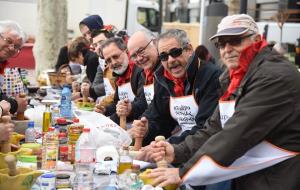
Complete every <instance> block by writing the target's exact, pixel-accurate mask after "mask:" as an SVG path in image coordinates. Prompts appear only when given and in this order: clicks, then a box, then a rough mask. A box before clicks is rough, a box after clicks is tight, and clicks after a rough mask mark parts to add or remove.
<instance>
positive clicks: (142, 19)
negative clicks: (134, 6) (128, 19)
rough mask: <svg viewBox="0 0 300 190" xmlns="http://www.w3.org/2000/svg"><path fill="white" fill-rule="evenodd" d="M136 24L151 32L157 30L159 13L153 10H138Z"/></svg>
mask: <svg viewBox="0 0 300 190" xmlns="http://www.w3.org/2000/svg"><path fill="white" fill-rule="evenodd" d="M137 14H138V15H137V19H138V23H140V24H141V25H142V26H144V27H145V28H148V29H149V30H151V31H152V32H158V30H159V13H158V11H157V10H155V9H153V8H140V7H139V8H138V12H137Z"/></svg>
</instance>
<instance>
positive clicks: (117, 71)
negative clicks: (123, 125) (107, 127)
mask: <svg viewBox="0 0 300 190" xmlns="http://www.w3.org/2000/svg"><path fill="white" fill-rule="evenodd" d="M100 49H101V50H102V53H103V57H104V59H105V62H106V63H107V64H108V66H109V67H110V69H111V70H112V71H113V74H114V76H115V77H116V91H115V97H114V101H113V103H112V104H111V105H109V106H107V107H104V106H101V105H99V106H98V107H97V110H96V111H98V112H100V113H103V114H105V115H107V116H110V118H111V119H112V120H113V121H114V122H116V123H119V117H118V116H119V110H117V109H116V105H117V103H118V102H119V101H120V100H123V101H125V102H126V103H127V104H128V105H129V109H128V110H127V113H125V114H126V116H127V122H131V121H132V120H133V119H137V118H138V117H139V116H140V115H141V114H142V113H143V112H144V111H145V109H146V108H147V103H146V101H145V99H144V98H143V94H142V90H143V83H144V81H143V79H142V78H141V72H142V69H141V68H139V67H137V66H136V65H135V64H134V62H133V61H131V60H129V57H128V53H127V45H126V44H125V42H124V41H123V40H122V39H121V38H119V37H113V38H110V39H107V40H106V41H104V42H103V44H101V47H100ZM125 114H124V115H125Z"/></svg>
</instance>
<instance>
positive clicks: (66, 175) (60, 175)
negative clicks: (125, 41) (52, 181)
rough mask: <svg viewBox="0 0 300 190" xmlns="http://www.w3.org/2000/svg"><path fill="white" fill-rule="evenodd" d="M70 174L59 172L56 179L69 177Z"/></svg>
mask: <svg viewBox="0 0 300 190" xmlns="http://www.w3.org/2000/svg"><path fill="white" fill-rule="evenodd" d="M69 178H70V175H69V174H57V175H56V179H69Z"/></svg>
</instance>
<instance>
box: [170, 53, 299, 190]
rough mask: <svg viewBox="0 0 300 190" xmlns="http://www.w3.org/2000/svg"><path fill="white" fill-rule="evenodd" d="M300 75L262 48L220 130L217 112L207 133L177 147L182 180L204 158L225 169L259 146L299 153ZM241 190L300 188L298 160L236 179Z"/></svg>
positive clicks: (225, 82) (225, 80) (223, 79)
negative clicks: (210, 159)
mask: <svg viewBox="0 0 300 190" xmlns="http://www.w3.org/2000/svg"><path fill="white" fill-rule="evenodd" d="M220 82H221V86H222V89H227V87H228V85H229V83H230V80H229V74H228V71H227V72H225V73H224V74H223V75H222V77H221V78H220ZM299 97H300V74H299V72H298V71H297V69H296V68H295V66H294V65H292V64H291V63H290V62H288V61H287V60H286V59H285V58H283V57H282V56H280V55H278V53H276V52H271V50H270V49H269V48H264V49H263V50H262V51H261V52H259V53H258V54H257V55H256V56H255V58H254V59H253V61H252V62H251V63H250V65H249V69H248V71H247V72H246V75H245V77H244V79H243V80H242V81H241V84H240V86H239V88H238V89H237V91H236V93H235V94H234V95H233V96H232V97H231V99H235V101H236V103H235V112H234V114H233V115H232V117H231V118H230V119H229V120H228V121H227V122H226V123H225V125H224V128H222V126H221V122H220V114H219V108H218V107H217V108H216V110H215V112H214V113H213V115H212V116H211V117H210V118H209V119H208V120H207V122H206V123H205V125H204V128H203V129H201V130H199V131H197V132H196V134H195V135H192V136H189V137H187V138H186V139H185V141H184V142H182V143H181V144H178V145H173V146H174V152H175V160H174V163H184V164H183V167H181V168H180V176H184V174H186V173H187V172H188V171H189V169H190V168H191V167H192V166H193V165H194V164H195V163H196V162H197V161H198V160H199V159H201V157H202V156H204V155H207V156H209V157H211V158H212V159H213V160H215V161H216V162H217V163H219V164H220V165H223V166H229V165H230V164H232V163H233V162H234V161H235V160H236V159H238V158H239V157H241V156H243V155H244V154H245V153H246V152H247V151H248V150H250V149H251V148H252V147H254V146H255V145H257V144H259V143H260V142H262V141H264V140H267V141H268V142H270V143H272V144H274V145H276V146H278V147H280V148H283V149H287V150H290V151H295V152H300V101H299ZM233 186H234V188H235V189H237V190H252V189H256V190H283V189H284V190H297V189H300V155H297V156H295V157H294V158H290V159H288V160H285V161H283V162H281V163H279V164H276V165H274V166H271V167H268V168H265V169H262V170H260V171H257V172H254V173H251V174H248V175H245V176H242V177H239V178H236V179H235V180H234V182H233Z"/></svg>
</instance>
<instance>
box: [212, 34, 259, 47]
mask: <svg viewBox="0 0 300 190" xmlns="http://www.w3.org/2000/svg"><path fill="white" fill-rule="evenodd" d="M253 35H254V33H252V34H249V35H246V36H237V37H232V36H231V37H220V38H219V39H218V41H217V42H215V46H216V48H217V49H224V48H225V46H226V44H227V43H228V44H229V45H231V46H238V45H240V44H241V43H242V41H243V40H244V39H246V38H249V37H250V36H253Z"/></svg>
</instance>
